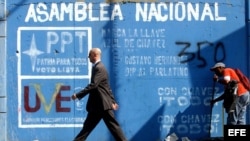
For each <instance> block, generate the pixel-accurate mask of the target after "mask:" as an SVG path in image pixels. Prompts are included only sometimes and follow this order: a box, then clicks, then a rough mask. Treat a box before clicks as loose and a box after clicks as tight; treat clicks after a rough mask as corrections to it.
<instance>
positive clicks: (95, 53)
mask: <svg viewBox="0 0 250 141" xmlns="http://www.w3.org/2000/svg"><path fill="white" fill-rule="evenodd" d="M101 53H102V52H101V50H100V49H99V48H92V49H91V50H90V51H89V56H88V57H89V61H90V62H91V63H95V62H96V61H98V60H100V59H101Z"/></svg>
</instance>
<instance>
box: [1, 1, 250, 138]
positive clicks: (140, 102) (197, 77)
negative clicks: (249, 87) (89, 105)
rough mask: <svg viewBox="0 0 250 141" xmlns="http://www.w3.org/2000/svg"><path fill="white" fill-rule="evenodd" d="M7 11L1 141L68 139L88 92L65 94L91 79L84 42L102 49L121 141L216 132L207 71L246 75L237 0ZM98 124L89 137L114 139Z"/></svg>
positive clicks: (217, 113) (218, 125) (219, 129)
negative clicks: (221, 66)
mask: <svg viewBox="0 0 250 141" xmlns="http://www.w3.org/2000/svg"><path fill="white" fill-rule="evenodd" d="M6 7H7V11H8V17H7V35H8V38H7V61H8V65H7V70H8V74H7V77H8V79H7V88H8V89H7V93H8V100H7V102H8V106H7V109H8V110H7V111H8V113H7V114H8V117H10V118H8V120H7V127H8V128H7V139H8V140H10V141H19V140H20V141H21V140H34V141H68V140H72V139H73V138H74V136H75V135H76V134H77V133H78V132H79V130H80V129H81V127H82V123H83V121H84V120H85V118H86V109H85V106H86V100H87V98H88V97H85V98H84V99H82V100H81V101H73V100H71V98H70V97H71V95H72V94H73V93H74V92H77V91H79V90H80V89H81V88H83V87H85V86H86V85H87V84H88V82H89V80H90V74H91V64H90V62H89V60H88V52H89V50H90V49H91V48H92V47H99V48H101V49H102V61H103V63H104V64H105V65H106V66H107V69H108V71H109V75H110V78H111V82H110V83H111V86H112V89H113V91H114V95H115V97H116V99H117V100H118V103H119V105H120V109H119V110H118V111H116V112H115V114H116V116H117V118H118V120H119V122H120V123H121V127H122V128H123V130H124V132H125V135H126V136H127V138H128V140H129V141H139V140H148V141H160V140H161V141H162V140H165V139H166V140H167V138H168V137H169V136H173V135H174V136H176V137H178V139H179V140H182V139H189V140H192V141H193V140H203V139H206V138H208V137H210V136H214V137H217V136H219V137H220V136H222V135H223V124H224V111H223V109H222V105H221V103H217V104H216V105H215V106H214V107H213V109H211V107H210V100H211V98H212V95H215V96H219V95H220V94H221V93H222V90H223V89H222V88H221V86H220V85H217V84H215V85H213V80H212V76H213V73H212V72H211V71H210V70H209V69H210V67H211V66H213V65H214V63H216V62H218V61H222V62H224V63H225V64H226V65H227V66H230V67H238V68H241V69H242V71H243V72H245V73H246V74H247V73H248V71H249V70H248V67H249V66H248V59H249V58H248V53H247V52H248V44H247V37H246V35H247V31H246V29H247V24H246V3H245V1H228V0H222V1H213V0H206V1H201V0H191V1H190V0H189V1H186V0H183V1H176V0H154V1H146V0H130V1H126V0H112V1H110V0H106V1H101V0H76V1H74V0H66V1H58V0H53V1H52V0H43V1H42V0H13V1H7V2H6ZM242 58H246V59H244V60H243V59H242ZM239 62H240V63H239ZM248 122H249V119H248ZM103 124H104V123H101V124H99V125H98V127H97V128H96V129H95V130H94V131H93V133H91V135H90V136H89V138H88V139H89V140H90V141H91V140H94V141H95V140H102V141H111V140H114V139H113V137H112V136H111V134H110V133H109V131H108V129H107V128H106V126H104V125H103ZM27 132H29V134H27Z"/></svg>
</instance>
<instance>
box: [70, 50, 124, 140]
mask: <svg viewBox="0 0 250 141" xmlns="http://www.w3.org/2000/svg"><path fill="white" fill-rule="evenodd" d="M88 58H89V60H90V62H91V63H92V64H93V68H92V74H91V82H90V84H88V85H87V86H86V87H85V88H84V89H82V90H81V91H79V92H77V93H75V94H73V95H72V96H71V98H72V99H73V100H75V99H79V100H80V99H82V98H83V97H84V96H86V95H87V94H89V98H88V101H87V105H86V109H87V112H88V114H87V117H86V120H85V121H84V124H83V128H82V130H81V131H80V132H79V134H78V135H77V136H76V137H75V139H74V141H85V140H86V138H87V137H88V135H89V134H90V133H91V131H92V130H93V129H94V128H95V127H96V125H97V124H98V123H99V122H100V120H101V119H103V121H104V123H105V124H106V126H107V128H108V129H109V131H110V132H111V134H112V135H113V137H114V138H115V140H116V141H126V138H125V136H124V133H123V131H122V129H121V127H120V125H119V123H118V122H117V120H116V119H115V115H114V110H117V109H118V104H117V103H116V102H115V99H114V96H113V94H112V91H111V88H110V85H109V78H108V73H107V70H106V68H105V66H104V64H103V63H102V62H101V50H100V49H99V48H92V49H91V50H90V52H89V56H88Z"/></svg>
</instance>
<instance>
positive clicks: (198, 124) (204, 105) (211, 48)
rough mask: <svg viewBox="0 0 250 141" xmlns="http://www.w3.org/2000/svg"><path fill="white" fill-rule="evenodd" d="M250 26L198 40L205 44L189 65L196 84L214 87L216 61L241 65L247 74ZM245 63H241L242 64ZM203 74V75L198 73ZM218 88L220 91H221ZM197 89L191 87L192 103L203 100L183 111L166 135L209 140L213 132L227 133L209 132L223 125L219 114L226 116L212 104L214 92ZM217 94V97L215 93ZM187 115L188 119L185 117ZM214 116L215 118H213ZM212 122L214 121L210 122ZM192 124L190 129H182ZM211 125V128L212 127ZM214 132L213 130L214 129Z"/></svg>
mask: <svg viewBox="0 0 250 141" xmlns="http://www.w3.org/2000/svg"><path fill="white" fill-rule="evenodd" d="M245 32H246V29H245V28H241V29H239V30H237V31H235V32H233V33H232V34H230V35H228V36H226V37H224V38H222V39H219V40H217V41H216V42H209V41H205V42H203V43H202V44H199V43H197V46H199V45H202V48H204V49H201V48H200V50H197V52H194V56H195V57H194V58H193V59H192V60H189V61H187V63H188V65H189V70H190V71H189V72H190V76H191V78H192V79H191V81H192V82H191V83H192V85H193V86H195V87H199V85H201V86H207V88H209V87H210V89H212V88H213V80H212V77H213V73H212V72H211V71H210V70H209V69H210V67H211V66H213V65H214V64H215V63H216V62H220V61H221V62H224V63H225V64H226V66H227V67H233V68H234V67H237V68H240V69H241V70H242V71H243V72H244V73H245V74H247V72H249V70H248V59H247V58H246V59H244V60H243V59H242V58H245V57H243V56H248V53H246V52H247V41H246V40H247V38H244V37H245V35H246V33H245ZM239 62H241V63H239ZM197 74H200V75H197ZM215 87H216V88H218V87H221V86H220V84H215ZM222 90H223V89H222V88H220V90H219V91H220V92H221V91H222ZM219 91H217V94H218V92H219ZM196 92H197V91H196V89H195V88H194V89H190V93H191V97H190V103H192V102H191V101H193V102H194V103H196V102H197V101H195V100H198V97H199V98H200V99H199V101H200V102H201V103H200V104H199V105H198V106H195V105H193V106H192V105H190V106H189V107H188V108H187V109H185V111H183V112H179V113H178V114H177V115H176V117H175V121H176V122H175V123H174V124H173V125H172V127H171V128H170V129H171V130H170V131H169V133H168V134H167V135H166V137H167V136H169V135H171V134H172V133H175V134H176V135H177V137H178V138H179V139H181V137H188V138H189V139H191V140H194V139H199V140H202V139H206V138H210V137H211V136H213V134H216V135H219V136H223V129H222V128H218V129H217V131H216V132H217V133H212V132H211V135H210V133H209V130H208V129H209V128H210V127H211V128H212V126H213V124H217V126H218V125H220V126H223V124H224V123H223V119H222V117H220V121H218V119H217V118H216V117H217V116H218V115H220V116H221V115H223V113H221V112H222V111H220V110H217V111H214V110H213V109H212V113H211V107H210V104H209V101H210V100H211V98H212V94H213V93H212V91H210V92H209V93H202V91H201V92H200V93H196ZM215 97H217V96H215ZM201 113H202V114H203V115H200V114H201ZM249 114H250V112H249V107H248V110H247V115H249ZM184 117H186V118H188V119H186V120H183V118H184ZM210 117H211V120H210ZM247 117H248V118H247V119H246V120H247V123H248V124H249V121H250V116H247ZM210 122H212V123H210ZM182 126H183V127H188V128H182ZM209 126H210V127H209ZM211 131H212V130H211Z"/></svg>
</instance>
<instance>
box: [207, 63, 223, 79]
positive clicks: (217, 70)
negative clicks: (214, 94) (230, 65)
mask: <svg viewBox="0 0 250 141" xmlns="http://www.w3.org/2000/svg"><path fill="white" fill-rule="evenodd" d="M225 67H226V65H225V64H224V63H222V62H218V63H216V64H215V65H214V66H213V67H212V68H210V70H211V71H213V72H215V74H217V75H218V76H220V75H221V74H222V71H223V70H224V68H225Z"/></svg>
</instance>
